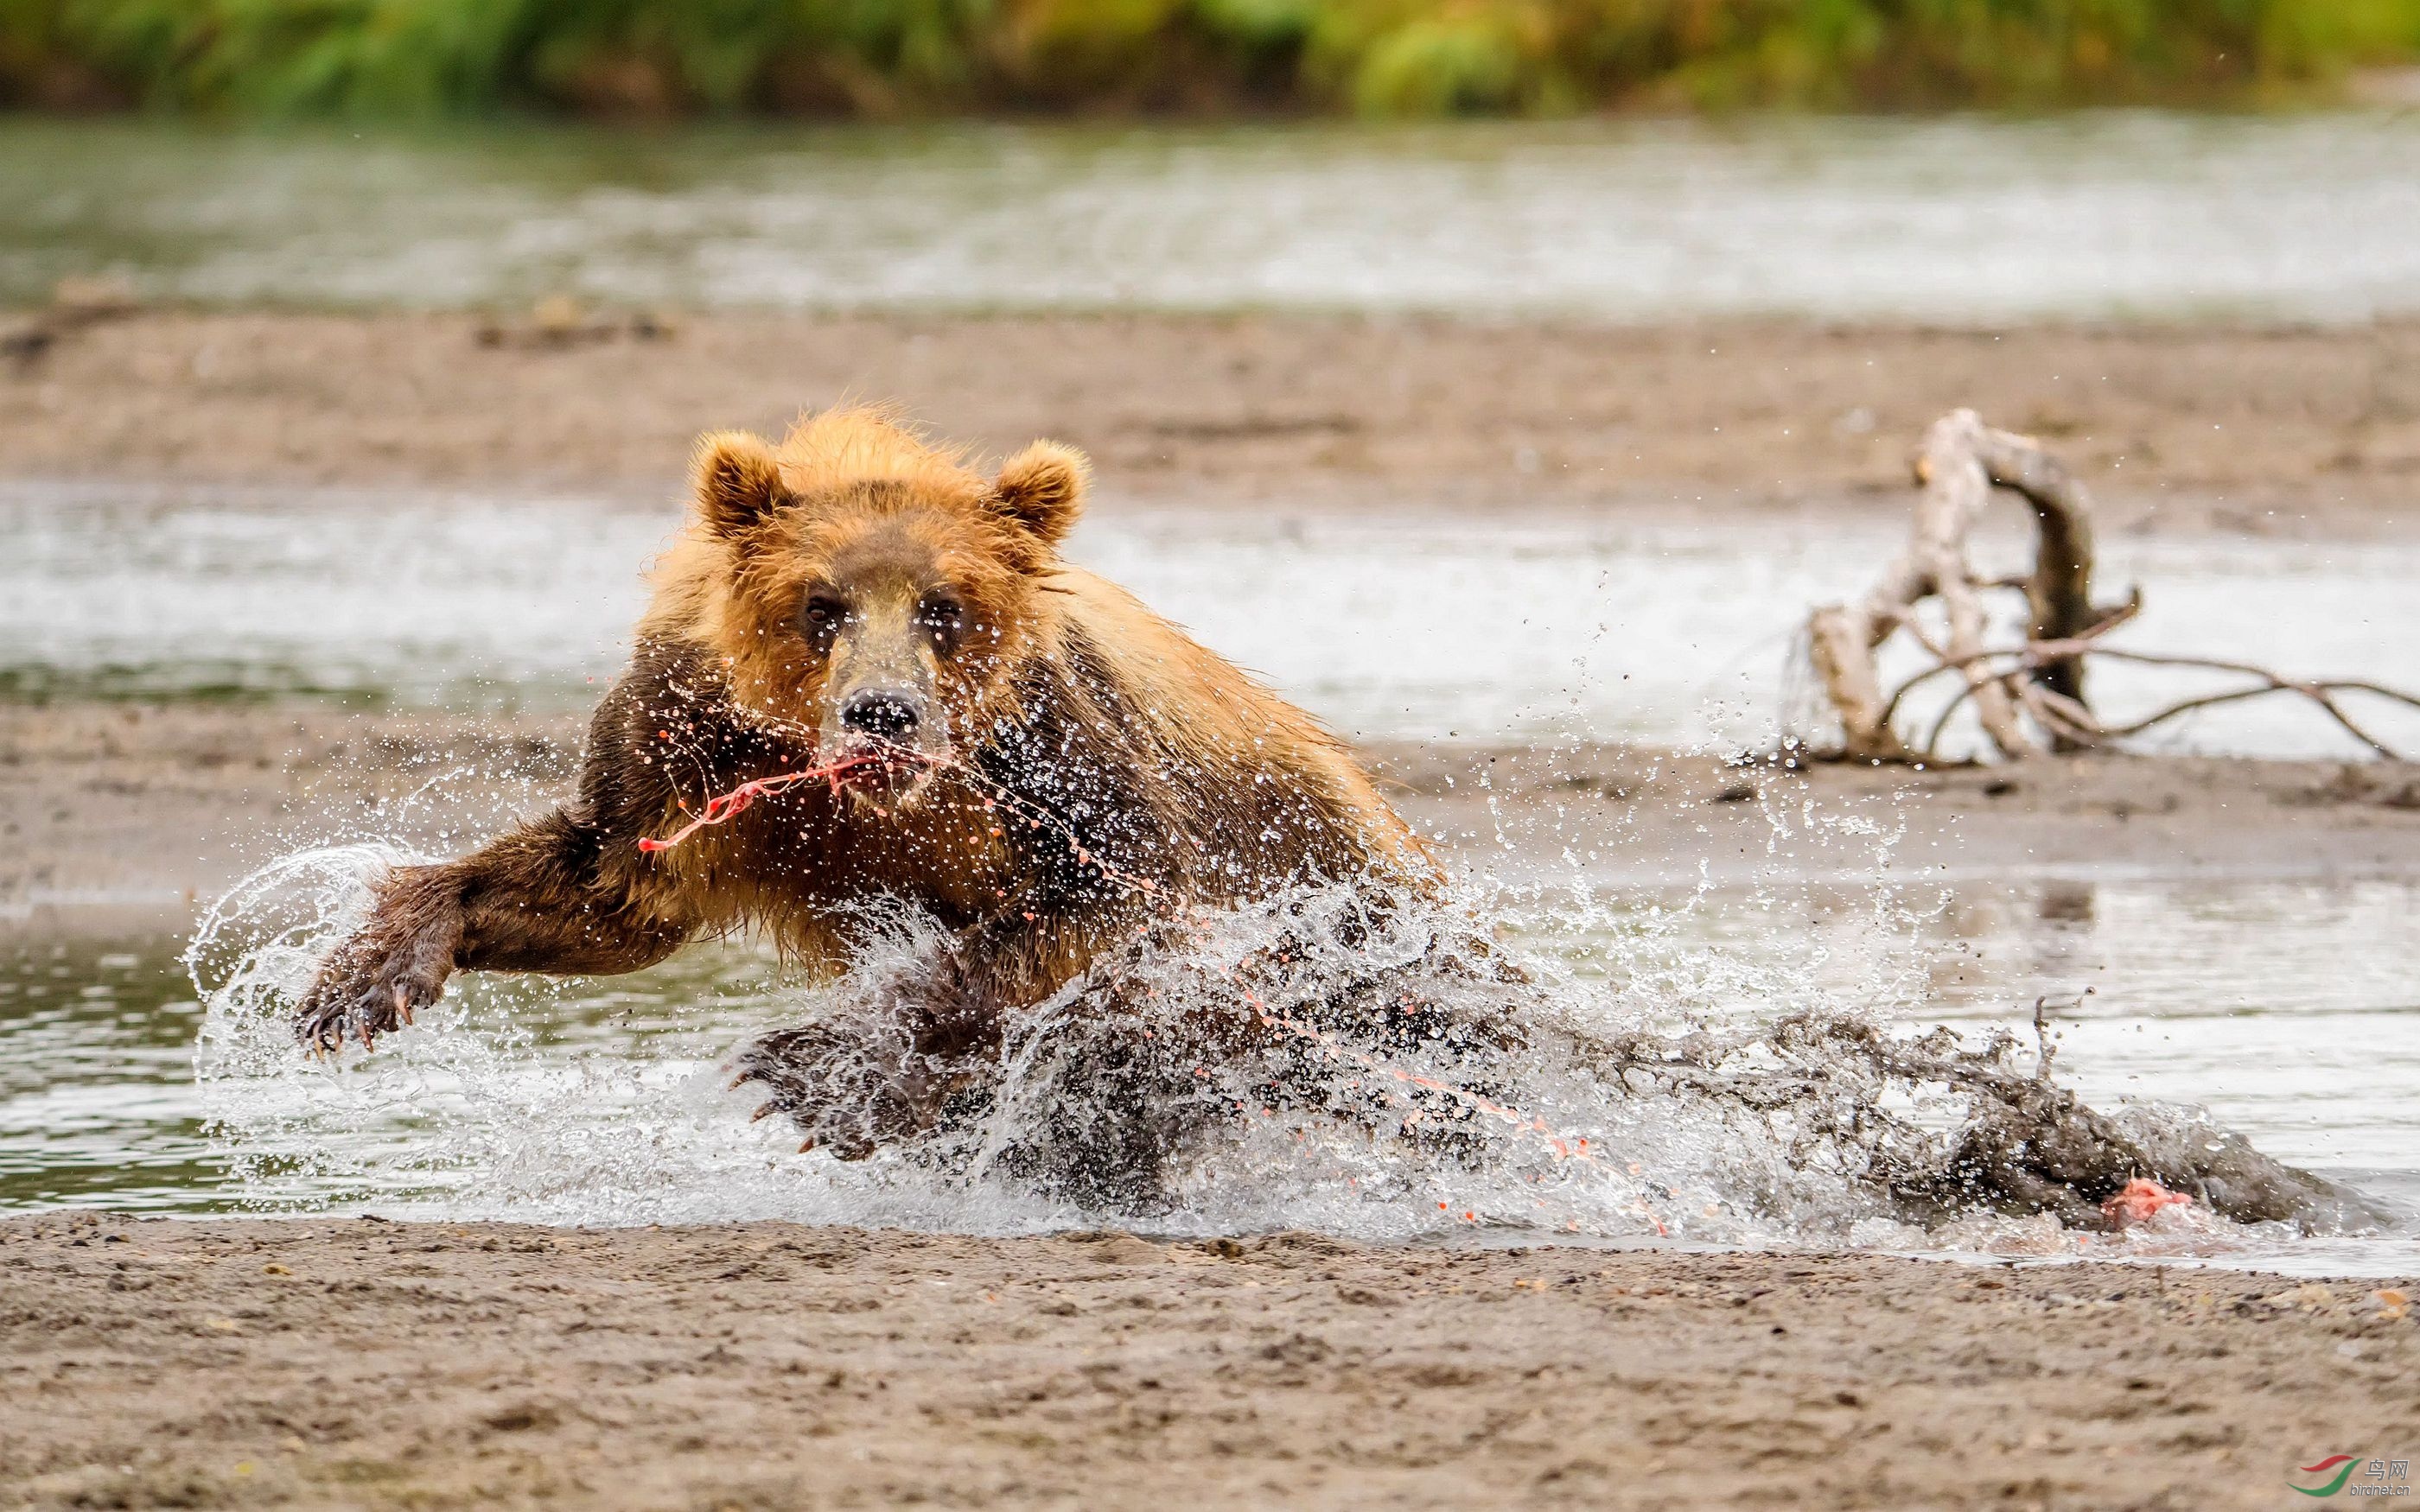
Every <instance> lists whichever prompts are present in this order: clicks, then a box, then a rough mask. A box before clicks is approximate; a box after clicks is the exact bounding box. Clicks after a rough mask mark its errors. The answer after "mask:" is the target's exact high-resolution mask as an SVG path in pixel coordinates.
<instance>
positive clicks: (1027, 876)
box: [297, 408, 1436, 1155]
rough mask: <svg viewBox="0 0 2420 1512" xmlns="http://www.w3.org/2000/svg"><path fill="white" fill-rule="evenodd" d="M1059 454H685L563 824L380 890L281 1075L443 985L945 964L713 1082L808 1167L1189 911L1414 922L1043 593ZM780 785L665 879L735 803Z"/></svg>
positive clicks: (1414, 875) (1347, 827)
mask: <svg viewBox="0 0 2420 1512" xmlns="http://www.w3.org/2000/svg"><path fill="white" fill-rule="evenodd" d="M1086 486H1087V474H1086V467H1085V463H1084V459H1083V458H1082V457H1081V456H1080V455H1078V454H1077V453H1075V452H1073V451H1071V450H1069V449H1067V448H1065V447H1062V446H1058V445H1054V444H1051V443H1048V442H1037V443H1035V444H1034V445H1033V446H1032V447H1029V448H1028V449H1026V450H1025V451H1023V452H1021V453H1019V454H1018V455H1016V456H1014V457H1011V458H1010V459H1009V460H1008V461H1007V462H1006V463H1005V464H1004V465H1003V466H1002V467H1001V469H1000V470H999V471H997V473H995V474H994V475H993V476H991V477H988V478H986V477H985V476H983V475H982V474H981V473H979V472H978V471H974V470H973V469H972V468H970V466H969V465H968V464H967V462H966V460H965V458H964V455H963V454H962V453H960V452H959V451H957V450H955V449H953V448H949V447H944V446H940V445H937V444H935V443H933V442H931V441H929V440H926V439H924V438H923V436H922V435H920V434H919V433H918V432H917V431H915V430H914V429H912V428H911V427H909V426H908V425H907V424H903V423H902V422H901V421H900V420H898V419H897V418H896V417H895V416H894V415H892V413H890V412H888V411H885V410H880V409H865V408H848V409H835V410H830V411H826V412H824V413H821V414H817V415H814V416H812V417H809V418H807V419H805V420H803V421H801V422H800V423H799V425H798V426H797V427H795V428H794V429H793V430H792V431H791V433H790V434H789V436H788V437H787V438H786V439H785V440H783V442H782V443H781V444H780V445H779V446H774V445H771V444H768V442H766V441H764V440H760V439H758V438H756V437H753V436H750V435H745V434H739V433H721V434H716V435H711V436H708V437H706V439H705V440H703V441H702V442H701V443H700V446H699V450H698V455H697V462H696V468H695V495H696V497H695V505H694V511H693V514H692V516H691V518H690V521H689V523H688V525H687V527H686V528H685V530H684V531H683V532H682V533H681V534H680V536H679V537H678V539H677V540H676V541H675V544H674V545H673V546H672V547H671V548H670V549H669V550H668V551H667V552H666V554H665V556H664V557H663V559H662V560H661V562H660V563H659V564H658V566H657V569H656V573H655V594H654V599H653V602H652V604H651V605H650V607H649V608H648V609H647V611H646V614H645V616H644V619H643V620H642V621H641V624H640V625H639V631H638V637H637V645H636V650H635V652H634V654H633V656H632V658H631V662H630V665H629V667H628V670H627V671H624V672H623V674H622V675H621V676H620V677H619V678H618V679H617V681H616V682H615V684H614V686H613V689H612V690H611V692H610V693H609V694H608V695H607V696H606V698H605V699H604V701H603V702H602V703H601V704H600V705H599V706H598V708H597V713H596V717H595V719H594V721H593V723H592V725H591V728H590V733H589V740H588V749H587V753H586V759H585V764H584V766H583V769H582V773H581V777H580V784H579V791H578V794H577V795H576V796H575V797H574V798H573V799H572V800H571V801H570V802H568V803H566V804H565V805H564V806H563V807H561V808H560V809H557V810H554V811H552V812H551V813H548V814H546V815H544V816H543V817H540V818H537V819H534V820H531V821H529V822H527V823H524V824H522V825H519V826H517V827H515V828H514V829H512V830H510V831H508V832H507V833H505V834H504V835H503V836H500V837H499V838H497V839H496V840H494V841H491V842H490V843H489V844H488V845H486V846H484V847H482V848H480V849H479V850H477V851H475V852H473V854H471V855H469V856H464V857H462V858H460V859H458V860H455V861H449V862H444V863H442V864H438V865H431V866H416V867H406V868H401V869H398V870H397V871H396V872H394V873H393V874H392V875H390V876H389V877H387V878H386V879H385V880H384V881H383V882H382V883H381V884H380V887H379V889H378V896H377V906H376V909H375V912H374V914H373V916H372V918H371V919H370V920H369V922H368V923H367V924H366V925H365V926H364V927H363V928H362V929H361V930H360V931H358V932H357V933H355V934H354V935H353V936H352V937H351V938H349V939H348V940H346V941H345V942H344V943H343V944H341V945H340V946H339V947H338V948H337V949H335V950H334V952H333V953H332V954H331V956H330V957H329V959H328V961H327V962H326V963H325V964H324V965H323V966H322V968H321V970H320V973H319V975H318V980H316V981H315V983H314V984H313V987H312V989H311V991H310V993H309V994H308V995H307V996H306V998H305V1001H304V1003H303V1004H302V1009H301V1011H300V1016H299V1019H298V1024H297V1029H298V1033H299V1034H300V1036H301V1037H302V1040H303V1041H305V1043H307V1044H310V1045H312V1046H315V1047H318V1048H320V1049H323V1050H334V1049H337V1048H340V1047H341V1046H342V1045H343V1044H344V1043H346V1042H347V1041H355V1040H358V1041H361V1042H363V1043H364V1044H365V1045H367V1044H369V1043H371V1042H372V1041H374V1040H375V1037H376V1036H377V1035H379V1034H380V1033H383V1032H387V1031H389V1030H392V1029H394V1028H395V1027H396V1026H397V1025H398V1024H399V1023H402V1022H408V1021H409V1020H410V1019H411V1015H412V1013H413V1011H415V1010H417V1009H418V1008H421V1007H425V1006H427V1004H429V1003H431V1002H433V1001H435V1000H436V999H437V997H438V996H439V995H440V994H442V991H443V989H444V984H445V981H446V980H447V978H448V977H449V976H450V975H451V974H452V973H454V972H457V971H507V972H542V973H558V974H583V975H586V974H606V973H614V972H625V971H633V970H637V969H639V968H641V967H643V966H646V965H648V964H652V963H654V962H657V961H659V960H661V959H663V958H664V957H665V956H667V955H669V954H671V953H672V952H673V951H674V950H675V949H678V948H679V947H680V946H681V944H683V943H684V942H685V941H688V940H690V939H693V938H696V937H698V936H700V935H704V934H713V933H724V932H729V931H734V930H738V929H742V928H751V927H753V928H759V929H762V930H763V931H764V932H766V933H768V935H769V937H770V938H771V939H772V940H773V941H774V942H775V943H776V944H777V945H778V946H779V948H780V949H782V951H783V953H784V955H785V956H787V957H788V958H789V959H791V960H792V961H794V962H796V963H798V964H800V965H801V966H803V967H804V968H806V969H807V970H808V971H809V972H811V973H813V974H815V975H818V976H823V977H830V976H832V975H836V974H838V973H839V972H841V971H843V970H845V969H846V968H847V967H848V966H849V965H850V964H852V962H853V961H855V960H856V959H858V957H859V955H860V954H861V951H862V950H863V949H865V948H866V947H867V945H868V943H869V941H870V940H871V939H873V938H874V937H875V935H876V934H877V933H879V930H878V926H877V925H876V923H875V922H873V921H874V920H876V918H878V917H880V916H881V915H882V913H883V912H884V911H885V910H892V911H895V910H898V909H903V908H904V909H908V910H913V911H915V912H916V913H918V914H920V915H921V916H923V918H926V919H928V920H929V921H930V922H931V923H933V924H935V925H938V926H939V928H940V929H941V930H943V931H945V932H947V933H948V936H949V938H950V941H951V944H950V947H949V949H947V950H946V952H945V953H944V954H943V955H942V956H941V957H940V958H939V959H937V960H936V961H935V962H934V963H933V964H932V966H931V969H930V970H929V972H926V973H924V974H923V977H921V978H918V979H916V980H903V983H902V987H901V994H900V995H901V998H902V1001H900V1002H899V1003H895V1004H888V1005H879V1006H880V1008H881V1011H882V1013H883V1015H884V1017H883V1019H882V1025H883V1026H882V1027H880V1028H878V1029H875V1028H869V1027H868V1026H865V1025H850V1024H843V1023H827V1024H815V1025H808V1026H802V1027H800V1028H799V1029H795V1030H788V1031H783V1033H781V1034H776V1035H771V1036H768V1037H766V1038H765V1039H764V1040H761V1041H757V1042H756V1044H755V1045H753V1046H752V1047H751V1048H750V1050H749V1051H748V1052H747V1053H746V1054H745V1055H743V1057H742V1058H741V1061H740V1069H741V1071H742V1073H743V1075H744V1076H749V1077H753V1078H755V1079H757V1080H760V1081H762V1082H764V1083H765V1084H766V1086H767V1087H768V1089H769V1090H770V1093H771V1096H770V1100H769V1101H768V1103H767V1104H766V1107H767V1110H768V1111H778V1112H782V1113H785V1114H788V1115H789V1116H790V1117H791V1118H792V1119H795V1120H796V1121H797V1122H798V1123H799V1126H800V1127H801V1129H802V1130H804V1131H805V1132H806V1134H808V1136H809V1140H810V1142H811V1143H812V1142H814V1141H816V1140H826V1141H829V1142H830V1143H831V1144H832V1145H833V1147H834V1148H835V1149H839V1150H840V1152H841V1153H843V1154H845V1155H861V1154H863V1153H865V1152H867V1151H868V1150H869V1149H872V1148H873V1147H874V1146H875V1145H876V1143H878V1142H880V1141H881V1140H883V1139H885V1138H888V1137H891V1136H892V1135H895V1134H903V1133H907V1132H912V1131H914V1130H916V1129H919V1128H922V1127H924V1126H925V1125H927V1124H929V1123H930V1122H931V1121H932V1120H933V1119H935V1118H936V1117H938V1116H939V1109H940V1107H941V1106H942V1105H943V1103H945V1102H946V1100H947V1098H948V1096H949V1094H950V1092H951V1090H952V1088H951V1086H950V1080H951V1074H952V1073H951V1071H950V1068H952V1067H954V1066H964V1065H967V1064H970V1063H972V1061H974V1060H977V1059H980V1057H981V1056H982V1055H983V1053H984V1052H985V1050H986V1049H987V1048H988V1047H990V1046H992V1045H994V1044H996V1043H997V1042H998V1039H999V1034H1000V1029H1001V1023H1002V1016H1003V1015H1006V1014H1012V1013H1015V1012H1016V1011H1019V1010H1021V1009H1025V1008H1029V1007H1031V1006H1032V1005H1034V1004H1036V1003H1038V1002H1041V1001H1042V1000H1044V999H1046V998H1047V997H1049V996H1050V995H1052V994H1053V993H1054V992H1056V991H1057V990H1058V989H1059V988H1061V987H1062V986H1063V985H1064V984H1065V983H1067V982H1068V981H1070V980H1073V979H1074V978H1076V977H1077V976H1078V975H1079V974H1081V973H1083V972H1084V971H1085V970H1086V969H1087V968H1088V967H1089V966H1091V965H1092V964H1094V962H1095V961H1096V960H1105V959H1107V958H1108V957H1109V956H1110V955H1111V954H1113V953H1114V952H1115V951H1116V950H1117V949H1119V948H1120V947H1121V945H1123V944H1124V943H1125V942H1128V941H1131V940H1133V939H1135V938H1137V937H1138V936H1139V935H1140V933H1141V932H1143V931H1145V930H1147V929H1150V928H1152V927H1154V926H1155V925H1156V924H1159V923H1164V922H1165V921H1166V920H1168V919H1170V918H1174V917H1177V916H1178V915H1180V914H1182V913H1183V912H1184V911H1186V910H1188V909H1199V908H1202V907H1212V908H1216V907H1225V906H1233V905H1235V904H1238V903H1246V902H1249V901H1252V900H1256V899H1261V898H1264V897H1268V896H1270V895H1272V894H1274V893H1276V892H1278V891H1280V890H1281V889H1284V888H1287V887H1294V886H1296V885H1300V884H1304V883H1313V882H1320V881H1326V880H1352V881H1355V882H1357V883H1360V884H1362V885H1365V886H1370V887H1374V888H1375V889H1377V891H1379V892H1380V893H1384V892H1385V891H1386V890H1388V889H1389V888H1393V887H1412V888H1417V889H1426V888H1428V887H1431V886H1433V885H1434V883H1435V878H1436V869H1435V861H1434V859H1433V858H1432V857H1431V856H1430V854H1429V853H1428V851H1427V850H1426V848H1425V847H1424V846H1423V845H1422V844H1421V842H1420V841H1419V838H1418V837H1417V836H1416V835H1415V834H1414V833H1413V832H1412V830H1411V829H1410V828H1409V827H1408V826H1407V825H1404V822H1403V821H1402V820H1401V819H1400V818H1399V817H1398V816H1397V815H1396V814H1395V813H1394V811H1393V810H1391V809H1390V808H1389V807H1388V805H1387V803H1386V802H1385V800H1384V799H1383V798H1381V797H1380V795H1378V793H1377V790H1376V789H1375V787H1374V786H1373V784H1372V782H1371V780H1370V779H1369V778H1368V776H1367V775H1366V774H1365V773H1363V772H1362V771H1361V769H1360V768H1359V766H1358V765H1357V764H1356V763H1355V761H1354V760H1353V758H1352V756H1351V755H1350V754H1349V753H1348V752H1347V751H1346V750H1345V748H1343V747H1342V744H1341V743H1339V742H1338V741H1337V740H1336V739H1335V738H1334V737H1333V736H1332V735H1330V734H1329V733H1327V732H1326V731H1325V730H1323V729H1322V728H1321V727H1320V726H1319V725H1318V724H1317V723H1315V722H1314V721H1313V720H1312V719H1311V717H1309V716H1307V715H1305V714H1304V713H1303V712H1301V711H1300V710H1298V709H1296V708H1295V707H1294V706H1293V705H1291V704H1289V703H1288V702H1285V701H1284V700H1282V699H1280V698H1279V697H1278V696H1277V695H1276V694H1274V693H1272V692H1271V691H1269V690H1268V689H1267V688H1265V687H1263V686H1261V685H1260V684H1259V683H1257V682H1255V681H1254V680H1253V679H1251V678H1250V677H1249V676H1247V675H1246V674H1245V673H1244V672H1242V671H1239V670H1238V669H1237V668H1235V667H1234V666H1233V665H1232V664H1231V663H1229V662H1227V661H1226V660H1224V659H1223V658H1221V657H1220V656H1218V655H1216V654H1215V653H1213V652H1211V651H1209V650H1206V649H1205V648H1203V647H1202V646H1201V645H1199V644H1197V643H1196V642H1195V641H1193V640H1191V639H1190V638H1188V637H1187V635H1186V634H1185V633H1184V632H1183V631H1182V630H1181V629H1179V628H1178V627H1177V626H1175V625H1171V623H1169V622H1168V621H1166V620H1164V619H1162V618H1160V617H1159V616H1158V615H1156V614H1155V613H1153V612H1152V611H1151V610H1150V609H1146V608H1145V607H1144V606H1143V605H1142V604H1141V603H1140V602H1139V601H1138V600H1136V599H1135V598H1134V597H1133V596H1132V595H1130V594H1127V593H1125V591H1124V590H1123V589H1120V588H1119V587H1117V586H1116V585H1114V584H1112V583H1109V582H1108V581H1106V580H1104V579H1100V578H1098V577H1095V576H1094V575H1093V574H1092V573H1089V572H1086V571H1084V570H1083V569H1081V568H1078V567H1076V566H1073V565H1071V564H1069V563H1066V562H1064V561H1063V560H1062V559H1061V557H1060V555H1059V548H1060V545H1061V543H1062V542H1063V540H1064V539H1065V537H1066V534H1067V532H1068V531H1069V529H1070V528H1071V527H1072V526H1073V525H1074V523H1075V521H1076V518H1077V517H1078V513H1079V512H1080V510H1081V508H1082V506H1083V500H1084V494H1085V489H1086ZM835 762H846V763H849V765H848V766H847V769H846V770H845V771H844V772H842V773H839V774H836V775H835V776H834V777H833V778H832V779H830V780H829V781H813V782H804V783H799V784H796V785H792V786H788V787H786V788H785V789H783V791H781V792H779V793H778V794H774V795H768V796H765V797H763V798H761V799H759V800H758V801H757V802H755V803H754V804H752V806H750V807H747V808H746V809H745V810H742V811H740V812H738V813H737V814H736V815H734V816H732V817H731V818H729V819H728V821H727V822H724V823H721V824H719V825H713V826H710V827H705V828H701V829H699V830H697V831H695V832H694V833H693V834H692V835H690V837H689V838H687V839H686V840H684V841H683V842H682V843H680V844H678V845H675V846H673V847H671V848H669V849H660V850H643V849H642V847H641V845H640V841H642V840H647V839H654V838H660V837H663V836H666V835H669V834H672V833H674V832H675V831H677V830H679V829H680V828H681V827H682V825H684V824H686V823H687V822H688V821H689V819H690V818H691V817H693V816H694V815H696V814H698V813H699V812H701V811H702V810H704V809H705V807H706V804H707V803H708V802H709V800H711V799H713V798H714V797H716V796H717V795H723V794H728V793H730V792H732V791H733V790H735V789H737V788H738V787H740V786H741V785H742V784H744V783H748V782H751V781H755V780H758V779H769V778H778V777H781V776H783V774H788V773H796V772H799V771H801V770H806V769H810V768H816V767H819V766H830V765H831V764H835Z"/></svg>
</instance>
